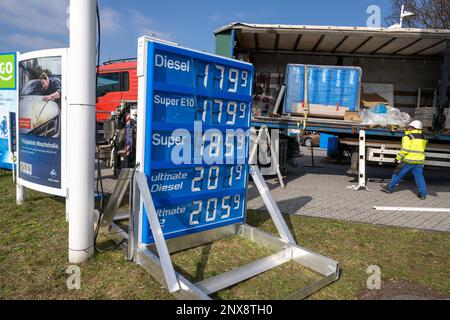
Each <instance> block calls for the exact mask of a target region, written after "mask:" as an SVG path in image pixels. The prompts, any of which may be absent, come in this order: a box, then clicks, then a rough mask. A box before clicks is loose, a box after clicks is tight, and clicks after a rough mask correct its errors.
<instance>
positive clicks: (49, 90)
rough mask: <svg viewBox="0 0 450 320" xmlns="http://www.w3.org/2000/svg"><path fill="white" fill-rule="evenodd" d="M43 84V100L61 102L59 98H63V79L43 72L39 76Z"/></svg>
mask: <svg viewBox="0 0 450 320" xmlns="http://www.w3.org/2000/svg"><path fill="white" fill-rule="evenodd" d="M39 79H40V80H41V84H42V94H43V95H44V97H42V100H44V101H49V100H53V101H55V102H57V103H58V104H59V99H61V81H60V80H59V79H58V78H55V77H51V78H49V76H48V75H47V73H45V72H43V73H42V74H41V76H40V77H39Z"/></svg>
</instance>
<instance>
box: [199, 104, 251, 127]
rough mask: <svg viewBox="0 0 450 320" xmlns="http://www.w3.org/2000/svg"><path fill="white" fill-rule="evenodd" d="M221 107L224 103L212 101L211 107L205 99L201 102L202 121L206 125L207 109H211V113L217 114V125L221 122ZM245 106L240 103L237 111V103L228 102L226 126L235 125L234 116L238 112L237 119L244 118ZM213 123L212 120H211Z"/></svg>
mask: <svg viewBox="0 0 450 320" xmlns="http://www.w3.org/2000/svg"><path fill="white" fill-rule="evenodd" d="M223 105H224V101H223V100H221V99H213V101H212V107H211V102H210V101H208V100H207V99H205V100H204V101H203V113H202V121H203V122H204V123H206V112H207V110H208V107H210V108H211V110H214V111H216V110H217V111H216V112H214V111H213V113H217V123H220V122H221V121H222V111H223ZM246 106H247V104H246V103H244V102H242V103H240V104H239V110H238V103H237V102H234V101H229V102H228V103H227V107H226V109H227V115H226V122H225V124H227V125H234V124H236V114H237V113H238V111H239V116H238V118H239V119H244V118H245V109H246ZM211 121H213V119H211Z"/></svg>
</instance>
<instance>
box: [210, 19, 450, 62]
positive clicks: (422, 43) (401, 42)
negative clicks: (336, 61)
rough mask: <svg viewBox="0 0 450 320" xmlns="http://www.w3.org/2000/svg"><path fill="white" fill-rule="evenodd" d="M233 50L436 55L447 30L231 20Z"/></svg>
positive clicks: (447, 36)
mask: <svg viewBox="0 0 450 320" xmlns="http://www.w3.org/2000/svg"><path fill="white" fill-rule="evenodd" d="M230 30H234V32H235V37H234V39H235V41H236V45H237V49H238V50H239V49H242V50H250V51H251V50H270V51H291V52H299V53H300V52H317V53H336V54H363V55H384V56H385V55H389V56H407V57H417V56H418V57H422V56H424V57H425V56H440V55H443V53H444V52H445V48H446V42H447V41H449V40H450V30H438V29H412V28H398V27H397V28H369V27H336V26H307V25H282V24H250V23H242V22H233V23H231V24H229V25H226V26H223V27H221V28H219V29H217V30H216V31H215V32H214V33H215V34H218V33H222V32H226V31H230Z"/></svg>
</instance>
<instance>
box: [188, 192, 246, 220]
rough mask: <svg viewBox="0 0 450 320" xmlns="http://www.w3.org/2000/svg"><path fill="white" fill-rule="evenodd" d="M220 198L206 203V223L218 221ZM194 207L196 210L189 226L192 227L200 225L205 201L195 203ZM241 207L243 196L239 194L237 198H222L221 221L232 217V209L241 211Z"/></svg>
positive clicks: (192, 212)
mask: <svg viewBox="0 0 450 320" xmlns="http://www.w3.org/2000/svg"><path fill="white" fill-rule="evenodd" d="M218 203H219V199H218V198H211V199H208V200H207V202H206V207H205V208H206V210H205V213H206V215H205V221H206V222H213V221H215V220H216V219H217V209H218ZM192 205H193V206H195V207H196V209H193V210H192V211H191V214H190V216H189V224H190V225H196V224H200V221H201V219H202V209H203V201H201V200H199V201H193V202H192ZM240 206H241V195H240V194H237V195H235V196H233V197H232V196H226V197H223V198H222V201H220V207H221V215H220V219H227V218H229V217H230V213H231V208H233V209H234V210H239V208H240Z"/></svg>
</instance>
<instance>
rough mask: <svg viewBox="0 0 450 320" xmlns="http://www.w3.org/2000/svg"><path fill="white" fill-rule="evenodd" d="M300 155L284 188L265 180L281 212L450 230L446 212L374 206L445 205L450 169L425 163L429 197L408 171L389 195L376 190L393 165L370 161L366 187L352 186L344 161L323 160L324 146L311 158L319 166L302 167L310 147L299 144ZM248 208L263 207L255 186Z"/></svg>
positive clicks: (273, 180)
mask: <svg viewBox="0 0 450 320" xmlns="http://www.w3.org/2000/svg"><path fill="white" fill-rule="evenodd" d="M302 153H303V154H304V156H303V157H301V158H299V160H298V161H297V165H298V167H297V168H290V169H289V170H288V174H287V178H286V179H285V184H286V189H282V188H281V187H280V185H279V183H278V180H277V179H276V178H273V177H266V181H267V184H268V186H269V188H270V189H271V191H272V195H273V196H274V198H275V199H276V201H277V203H278V206H279V208H280V210H281V212H283V213H288V214H298V215H304V216H314V217H322V218H331V219H337V220H345V221H353V222H359V223H370V224H377V225H389V226H398V227H409V228H417V229H425V230H435V231H443V232H450V213H445V212H416V211H379V210H375V209H373V208H372V207H373V206H388V207H424V208H450V170H449V169H442V168H439V169H437V168H428V169H427V168H425V179H426V181H427V185H428V189H429V190H428V192H429V196H428V198H427V199H426V200H420V199H419V198H418V197H417V195H416V187H415V184H414V180H413V178H412V176H408V177H406V178H405V181H402V182H401V183H400V186H399V187H398V189H397V190H396V191H395V192H394V193H392V194H386V193H383V192H381V191H380V185H381V184H382V183H386V182H387V181H388V180H389V178H390V176H391V175H392V171H393V167H391V166H376V165H374V166H373V165H370V166H368V167H367V171H366V175H367V177H368V178H369V182H368V184H367V185H368V187H369V189H370V190H371V191H370V192H368V191H365V190H359V191H353V190H350V189H347V186H350V185H356V184H357V181H356V177H351V176H348V175H346V171H347V170H348V168H349V165H348V164H342V165H336V164H334V163H330V161H328V159H326V153H325V152H324V151H323V150H320V149H316V150H315V151H314V156H315V163H316V164H317V165H318V166H320V168H312V167H305V166H304V165H305V164H308V165H310V164H311V157H310V156H309V154H310V153H309V151H308V150H306V149H304V148H302ZM248 196H249V199H248V203H247V208H249V209H254V210H265V205H264V202H263V201H262V199H261V197H259V193H258V190H257V189H256V187H255V186H254V185H253V183H251V184H250V185H249V192H248Z"/></svg>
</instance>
